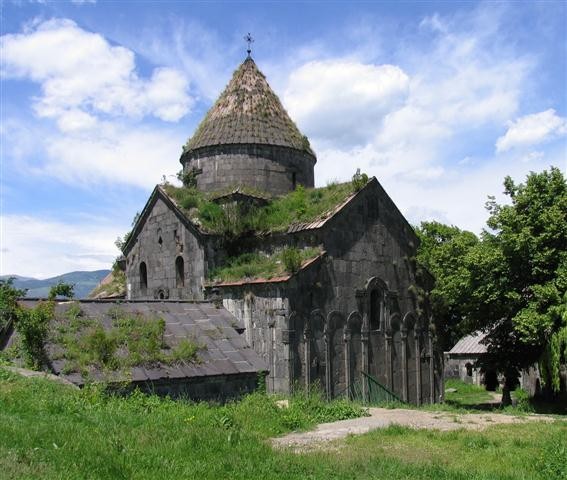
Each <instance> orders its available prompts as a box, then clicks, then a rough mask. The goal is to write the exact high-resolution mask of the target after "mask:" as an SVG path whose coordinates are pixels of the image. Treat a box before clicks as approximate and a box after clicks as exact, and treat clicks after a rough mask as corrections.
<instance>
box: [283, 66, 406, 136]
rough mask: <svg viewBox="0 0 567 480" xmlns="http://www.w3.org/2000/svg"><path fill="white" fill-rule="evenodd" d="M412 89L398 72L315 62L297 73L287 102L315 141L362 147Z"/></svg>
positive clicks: (290, 82)
mask: <svg viewBox="0 0 567 480" xmlns="http://www.w3.org/2000/svg"><path fill="white" fill-rule="evenodd" d="M408 86H409V79H408V76H407V75H406V74H405V73H404V71H403V70H402V69H400V68H399V67H397V66H393V65H373V64H362V63H359V62H354V61H348V60H334V61H313V62H309V63H306V64H305V65H302V66H300V67H299V68H297V69H296V70H294V71H293V72H292V73H291V75H290V76H289V81H288V85H287V88H286V91H285V94H284V102H285V104H286V106H287V108H288V109H289V112H290V114H291V116H292V117H293V118H294V119H296V120H297V121H298V122H299V124H301V125H302V127H303V128H304V129H305V130H306V131H309V132H310V134H311V135H312V136H313V137H315V138H317V139H327V140H332V141H333V142H340V143H341V144H342V145H344V144H345V143H346V144H347V145H359V144H364V143H365V142H366V141H367V140H368V138H369V136H371V135H372V134H373V132H375V130H376V127H377V125H379V124H380V122H381V121H382V119H383V117H384V115H385V114H386V113H388V112H389V111H391V110H392V109H395V108H396V107H399V106H400V105H401V104H403V102H404V101H405V99H406V96H407V93H408Z"/></svg>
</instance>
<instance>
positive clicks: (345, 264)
mask: <svg viewBox="0 0 567 480" xmlns="http://www.w3.org/2000/svg"><path fill="white" fill-rule="evenodd" d="M281 240H282V239H281V238H277V239H276V238H274V239H273V242H274V243H275V244H280V243H281ZM269 243H270V240H269V239H268V240H267V241H266V239H264V241H263V242H262V245H260V246H259V248H261V249H266V250H269V249H270V245H269ZM287 243H288V244H295V245H297V246H299V247H302V246H305V245H322V246H323V248H324V249H325V251H326V255H325V257H324V258H323V259H322V260H320V261H319V262H317V263H316V264H315V265H314V266H312V267H310V268H309V269H307V270H304V271H302V272H300V273H299V274H298V275H295V276H293V277H292V278H291V279H290V280H289V281H287V282H284V283H279V284H260V285H257V284H250V285H241V286H238V287H232V288H222V289H221V290H222V291H221V293H222V294H223V297H224V299H225V301H224V304H225V307H226V308H227V309H228V310H229V311H231V312H232V313H233V314H234V315H235V316H236V317H237V318H239V319H242V321H243V326H244V327H245V328H246V329H247V331H248V330H249V329H250V328H251V329H252V330H253V332H249V333H248V335H251V336H252V338H254V337H255V336H259V337H263V336H265V335H266V333H265V332H264V331H260V330H258V328H259V325H261V324H262V321H261V320H258V323H255V322H250V321H246V320H245V319H246V318H258V319H261V318H263V317H266V318H273V317H270V316H269V314H268V313H267V312H269V311H272V310H273V311H277V312H278V320H277V322H275V323H274V328H276V330H274V331H272V332H271V333H268V336H269V338H271V339H273V338H274V335H275V343H274V347H273V348H272V350H273V351H272V354H271V355H272V357H270V360H271V363H270V364H271V365H273V367H272V368H275V369H276V374H275V376H274V382H273V389H274V391H289V389H291V388H292V386H293V385H294V384H297V385H303V386H306V387H308V388H309V387H310V386H311V385H313V384H319V385H320V387H321V388H323V389H324V390H326V391H327V392H328V395H329V396H337V395H346V394H347V391H349V390H352V388H353V385H354V384H355V383H357V382H358V383H359V384H361V383H363V382H362V376H361V373H360V372H361V371H366V372H368V373H369V374H370V375H371V376H373V377H375V378H376V379H377V380H378V381H379V382H380V383H381V384H382V385H384V386H386V387H387V388H389V389H390V390H392V391H393V392H394V393H395V394H396V395H397V396H399V397H400V398H401V399H403V400H406V401H409V402H412V403H430V402H435V401H438V400H439V398H440V396H441V395H442V389H443V385H442V360H441V357H440V352H438V351H436V350H435V342H434V339H433V337H432V336H431V334H430V331H429V324H430V321H429V318H430V315H431V312H430V311H429V306H428V304H427V302H425V301H424V300H423V298H422V299H419V288H423V287H424V285H420V282H421V281H422V280H421V279H419V278H417V277H416V270H415V263H414V261H413V257H414V255H415V252H416V248H417V238H416V237H415V234H414V233H413V231H412V229H411V227H410V226H409V225H408V224H407V223H406V222H405V220H404V219H403V217H402V216H401V214H399V213H398V212H397V209H396V207H395V206H394V205H393V203H392V201H391V200H390V198H389V197H388V196H387V194H386V193H385V192H384V190H383V189H382V188H381V187H380V185H379V184H378V183H377V182H376V183H375V184H373V185H372V184H371V185H369V186H368V187H367V188H365V189H364V190H363V191H361V192H359V194H358V195H357V196H356V198H355V199H353V201H351V203H350V204H349V205H348V206H347V207H346V208H345V209H344V210H343V211H342V212H339V214H338V215H336V216H335V217H334V218H333V219H332V221H331V222H329V223H328V224H327V225H326V226H324V227H323V228H320V229H318V230H311V231H304V232H301V233H298V234H296V235H289V236H288V238H287ZM275 285H277V287H276V286H275ZM373 292H374V293H373ZM246 299H254V301H249V300H248V301H247V300H246ZM284 299H285V300H284ZM247 302H248V303H247ZM278 302H282V304H284V303H285V306H286V308H284V309H279V305H280V303H278ZM280 335H281V341H280V340H279V339H280ZM252 342H253V344H254V345H255V347H254V348H255V349H256V351H258V352H259V353H260V351H259V349H258V346H257V345H258V343H257V342H256V341H255V340H252ZM265 347H266V344H264V347H262V349H263V350H262V354H264V355H266V356H269V355H270V353H269V351H266V350H265ZM267 347H268V349H269V344H268V345H267Z"/></svg>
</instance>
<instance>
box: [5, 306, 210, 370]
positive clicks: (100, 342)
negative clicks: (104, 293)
mask: <svg viewBox="0 0 567 480" xmlns="http://www.w3.org/2000/svg"><path fill="white" fill-rule="evenodd" d="M107 315H108V317H110V319H111V325H110V326H109V325H108V322H106V325H105V322H103V321H102V319H99V318H91V317H88V316H86V315H85V314H84V312H83V311H82V309H81V304H80V303H79V302H72V303H70V304H69V305H67V306H66V309H65V311H64V312H63V314H58V315H57V316H56V317H53V318H51V319H50V321H49V323H50V324H49V331H50V332H49V336H48V338H47V342H46V343H47V344H49V345H50V349H51V350H52V352H51V354H50V355H49V356H50V357H51V358H52V359H54V360H64V361H65V364H64V366H63V369H62V372H63V373H64V374H70V373H74V372H76V373H80V374H81V375H83V377H88V375H89V374H90V373H91V372H92V371H93V370H98V371H101V372H105V373H118V374H120V373H122V372H125V373H127V371H128V369H130V368H132V367H135V366H141V365H144V366H152V365H156V364H158V363H163V364H166V365H172V364H177V363H184V362H188V363H198V362H199V361H200V360H199V351H200V350H203V349H205V348H206V346H205V345H202V344H200V343H199V342H197V341H196V339H194V338H187V339H184V340H182V341H181V342H180V343H179V344H178V345H176V346H173V347H170V346H168V345H167V344H165V342H164V333H165V321H164V320H163V319H162V318H158V317H144V316H142V315H140V314H137V313H131V312H126V311H123V310H122V309H121V308H120V307H119V306H113V307H111V308H110V309H109V310H108V313H107ZM19 355H20V352H19V351H14V352H13V358H11V359H8V360H12V362H15V363H18V356H19Z"/></svg>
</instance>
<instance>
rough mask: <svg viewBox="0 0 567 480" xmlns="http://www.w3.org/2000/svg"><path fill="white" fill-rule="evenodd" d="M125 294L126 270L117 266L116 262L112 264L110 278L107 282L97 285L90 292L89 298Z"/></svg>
mask: <svg viewBox="0 0 567 480" xmlns="http://www.w3.org/2000/svg"><path fill="white" fill-rule="evenodd" d="M116 295H122V296H125V295H126V272H124V271H123V270H122V269H120V267H118V262H114V264H113V266H112V279H111V280H110V282H109V283H105V284H100V285H98V286H97V287H96V288H95V289H94V290H93V291H92V292H91V293H90V294H89V298H97V297H112V296H116Z"/></svg>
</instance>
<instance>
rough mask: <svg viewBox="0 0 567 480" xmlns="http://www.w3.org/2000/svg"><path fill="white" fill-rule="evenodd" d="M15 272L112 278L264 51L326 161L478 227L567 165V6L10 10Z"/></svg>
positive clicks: (5, 11) (10, 250)
mask: <svg viewBox="0 0 567 480" xmlns="http://www.w3.org/2000/svg"><path fill="white" fill-rule="evenodd" d="M0 15H1V22H2V23H1V40H0V48H1V54H2V56H1V70H0V72H1V82H2V83H1V87H2V89H1V107H2V109H1V118H0V121H1V125H0V140H1V152H0V153H1V167H2V171H1V174H2V175H1V187H2V191H1V201H2V205H1V207H2V208H1V212H0V213H1V249H0V252H1V259H0V260H1V261H0V273H1V274H18V275H24V276H35V277H40V278H45V277H48V276H52V275H56V274H60V273H64V272H67V271H71V270H94V269H99V268H109V267H110V265H111V264H112V260H113V259H114V257H115V256H116V255H117V254H118V250H117V249H116V247H115V246H114V240H115V239H116V237H118V236H121V235H123V234H124V233H125V232H126V231H127V230H128V229H129V228H130V223H131V220H132V217H133V216H134V214H135V213H136V212H137V211H140V210H141V209H142V208H143V206H144V204H145V201H146V199H147V197H148V195H149V193H150V192H151V190H152V188H153V186H154V185H155V184H156V183H159V182H160V181H161V179H162V177H163V175H166V177H167V178H168V179H169V180H171V181H173V175H174V174H175V173H176V172H177V171H178V170H179V169H180V164H179V156H180V153H181V145H182V144H183V143H185V141H186V140H187V138H188V137H190V136H191V134H192V132H193V131H194V129H195V127H196V126H197V125H198V123H199V121H200V119H201V118H202V117H203V115H204V114H205V112H206V111H207V109H208V108H209V107H210V106H211V104H212V102H213V101H214V100H215V98H216V97H217V96H218V94H219V93H220V91H221V90H222V88H223V87H224V86H225V85H226V83H227V82H228V80H229V79H230V76H231V74H232V72H233V71H234V69H235V68H237V67H238V65H239V64H240V62H242V61H243V60H244V58H245V55H246V53H245V50H246V45H245V43H244V40H243V36H244V35H245V34H246V33H247V32H251V33H252V35H253V36H254V38H255V43H254V44H253V57H254V59H255V60H256V63H257V64H258V66H259V67H260V69H261V70H262V71H263V72H264V73H265V74H266V76H267V78H268V81H269V82H270V84H271V86H272V87H273V89H274V90H275V91H276V93H277V94H278V95H279V96H280V98H281V100H282V102H283V103H284V106H285V107H286V108H287V110H288V112H289V113H290V115H291V116H292V118H294V120H295V121H296V123H297V124H298V126H299V127H300V129H301V130H302V131H303V133H305V134H306V135H307V136H308V137H309V138H310V140H311V144H312V146H313V147H314V149H315V151H316V153H317V158H318V163H317V166H316V172H315V173H316V183H317V184H318V185H325V184H326V183H327V182H329V181H331V180H337V179H338V180H346V179H349V178H350V177H351V176H352V174H353V173H354V171H355V170H356V169H357V168H360V169H361V170H362V171H365V172H367V173H368V174H369V175H375V176H376V177H377V178H378V180H379V181H380V182H381V183H382V185H383V186H384V187H385V188H386V190H387V191H388V193H389V194H390V196H391V197H392V198H393V199H394V201H395V202H396V203H397V205H398V206H399V208H400V209H401V211H402V212H403V213H404V215H406V217H407V218H408V220H409V221H410V222H412V223H414V224H417V223H419V222H420V221H421V220H427V219H436V220H439V221H442V222H445V223H450V224H454V225H457V226H459V227H461V228H465V229H469V230H472V231H475V232H477V233H478V232H480V230H481V228H482V226H483V225H484V222H485V220H486V212H485V210H484V203H485V201H486V199H487V196H488V195H495V196H496V197H497V199H500V200H503V197H502V194H501V192H502V190H503V189H502V181H503V178H504V176H505V175H511V176H512V177H513V178H514V179H515V180H517V181H523V179H524V178H525V176H526V174H527V173H528V172H529V171H541V170H543V169H545V168H549V166H550V165H555V166H557V167H559V168H561V169H562V170H563V172H565V171H566V170H567V120H566V117H567V88H566V85H567V63H566V62H567V27H566V25H567V3H565V2H563V1H548V2H511V3H508V2H449V1H444V2H427V1H420V2H403V1H395V2H394V1H391V2H354V1H353V2H340V1H334V2H306V3H304V2H237V1H232V2H212V1H209V2H189V1H185V2H184V1H176V2H168V1H159V2H157V1H104V0H98V1H84V0H83V1H81V0H75V1H48V0H45V1H37V0H36V1H24V0H12V1H10V0H4V1H3V2H2V3H1V12H0Z"/></svg>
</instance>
